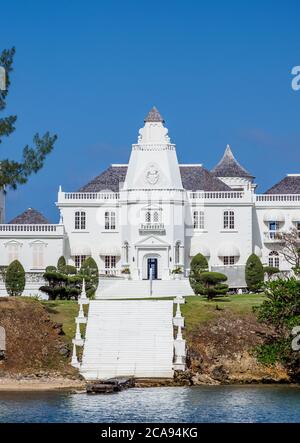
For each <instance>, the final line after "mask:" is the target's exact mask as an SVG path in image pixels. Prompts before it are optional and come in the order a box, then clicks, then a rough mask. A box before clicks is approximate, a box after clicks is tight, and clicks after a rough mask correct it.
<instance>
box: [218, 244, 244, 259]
mask: <svg viewBox="0 0 300 443" xmlns="http://www.w3.org/2000/svg"><path fill="white" fill-rule="evenodd" d="M218 256H219V257H239V256H240V251H239V248H238V247H237V246H235V244H234V243H230V242H228V243H221V245H220V247H219V249H218Z"/></svg>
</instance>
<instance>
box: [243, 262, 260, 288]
mask: <svg viewBox="0 0 300 443" xmlns="http://www.w3.org/2000/svg"><path fill="white" fill-rule="evenodd" d="M245 279H246V283H247V286H248V289H249V290H250V291H251V292H257V291H258V290H259V289H261V287H262V285H263V282H264V268H263V265H262V263H261V261H260V259H259V257H257V255H256V254H251V255H250V256H249V257H248V260H247V262H246V267H245Z"/></svg>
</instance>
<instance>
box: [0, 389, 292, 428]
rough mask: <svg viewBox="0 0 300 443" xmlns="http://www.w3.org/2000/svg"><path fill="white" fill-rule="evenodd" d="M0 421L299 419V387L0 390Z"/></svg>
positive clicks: (274, 420)
mask: <svg viewBox="0 0 300 443" xmlns="http://www.w3.org/2000/svg"><path fill="white" fill-rule="evenodd" d="M0 422H181V423H184V422H199V423H202V422H300V388H299V387H292V386H203V387H202V386H201V387H194V388H188V387H179V388H148V389H130V390H129V391H124V392H121V393H119V394H112V395H106V396H101V395H99V396H88V395H86V394H66V393H0Z"/></svg>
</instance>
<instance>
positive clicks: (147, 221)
mask: <svg viewBox="0 0 300 443" xmlns="http://www.w3.org/2000/svg"><path fill="white" fill-rule="evenodd" d="M145 222H146V223H150V222H151V212H150V211H147V212H146V214H145Z"/></svg>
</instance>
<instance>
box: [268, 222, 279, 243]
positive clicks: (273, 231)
mask: <svg viewBox="0 0 300 443" xmlns="http://www.w3.org/2000/svg"><path fill="white" fill-rule="evenodd" d="M278 230H279V223H278V222H275V221H274V222H273V221H272V222H269V231H270V234H269V235H270V238H273V239H276V238H278V235H277V231H278Z"/></svg>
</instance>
